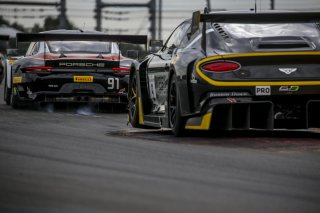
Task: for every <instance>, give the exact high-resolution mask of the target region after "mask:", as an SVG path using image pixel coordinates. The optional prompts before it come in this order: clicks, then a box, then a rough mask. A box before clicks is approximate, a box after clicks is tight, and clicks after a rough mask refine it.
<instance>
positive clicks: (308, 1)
mask: <svg viewBox="0 0 320 213" xmlns="http://www.w3.org/2000/svg"><path fill="white" fill-rule="evenodd" d="M0 1H1V0H0ZM16 1H19V0H16ZM23 1H27V0H23ZM32 1H40V2H56V1H59V0H32ZM102 1H103V2H105V3H146V2H148V1H149V0H102ZM157 1H159V0H157ZM162 2H163V22H162V26H163V33H162V37H164V38H165V37H167V36H168V35H169V33H170V32H171V31H172V30H173V29H174V27H175V26H177V25H178V24H179V23H180V22H182V21H183V20H184V19H186V18H189V17H191V13H192V12H193V11H196V10H201V11H203V8H204V7H205V6H206V0H162ZM210 2H211V7H212V8H214V9H226V10H248V9H250V8H254V2H255V1H254V0H211V1H210ZM257 6H258V9H262V10H268V9H270V0H257ZM14 8H17V9H19V10H18V11H16V12H14ZM94 8H95V0H67V16H68V18H69V20H70V21H71V22H72V23H74V24H75V25H76V26H77V27H78V28H81V29H85V30H93V29H94V28H95V26H96V21H95V19H94V18H93V16H94ZM275 8H276V9H281V10H284V9H290V10H318V11H320V0H275ZM23 9H26V10H25V11H23ZM31 9H39V8H38V7H27V6H25V7H17V6H4V5H1V8H0V14H1V15H3V16H4V18H7V19H8V20H10V21H11V22H14V21H17V22H18V23H20V24H23V25H24V26H26V27H31V26H33V25H34V23H39V24H40V25H42V22H43V20H44V18H43V17H44V16H46V15H52V16H57V14H58V12H57V11H56V9H55V8H50V7H46V8H45V9H46V10H45V11H37V10H36V11H32V10H31ZM103 11H104V12H103V17H105V18H108V17H109V18H110V17H118V18H119V17H121V18H125V19H128V20H125V21H112V20H106V19H103V20H102V28H103V30H111V31H109V33H116V34H117V33H119V31H117V30H118V29H120V30H122V32H121V33H122V34H146V33H148V26H149V23H148V10H147V9H146V8H136V9H133V8H104V9H103ZM109 11H111V12H115V11H127V12H128V13H127V14H124V15H121V16H119V15H115V14H111V13H108V12H109ZM14 16H17V17H16V18H15V17H14ZM26 16H35V17H34V18H31V17H26Z"/></svg>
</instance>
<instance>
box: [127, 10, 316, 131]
mask: <svg viewBox="0 0 320 213" xmlns="http://www.w3.org/2000/svg"><path fill="white" fill-rule="evenodd" d="M319 21H320V13H315V12H303V13H298V12H278V11H276V12H274V11H270V12H259V13H255V12H254V11H250V12H215V13H204V14H200V12H195V13H194V14H193V18H192V19H189V20H186V21H184V22H183V23H182V24H180V25H179V26H178V27H177V28H176V29H175V30H174V31H173V33H172V34H171V36H170V37H169V39H168V40H167V41H166V42H165V44H164V45H163V46H162V47H161V49H160V50H159V51H158V52H156V53H153V54H150V55H148V56H147V57H146V58H145V59H144V60H143V61H142V62H141V63H140V64H139V66H138V67H135V68H134V69H132V70H131V74H130V83H129V87H130V88H129V93H128V99H129V121H130V123H131V124H132V126H133V127H137V128H143V127H147V126H150V127H155V128H161V127H169V128H171V129H172V131H173V133H174V134H175V135H176V136H179V135H182V134H183V133H184V132H185V130H238V129H239V130H248V129H263V130H273V129H307V128H314V127H315V128H317V127H320V113H319V109H320V51H319V50H320V24H319Z"/></svg>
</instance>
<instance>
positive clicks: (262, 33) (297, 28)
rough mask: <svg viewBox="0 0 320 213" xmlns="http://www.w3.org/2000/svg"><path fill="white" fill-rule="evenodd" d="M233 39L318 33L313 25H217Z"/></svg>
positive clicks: (308, 35) (313, 35) (317, 35)
mask: <svg viewBox="0 0 320 213" xmlns="http://www.w3.org/2000/svg"><path fill="white" fill-rule="evenodd" d="M219 25H220V26H221V27H222V28H223V29H224V30H225V31H226V32H227V33H228V34H229V35H231V37H233V38H253V37H276V36H299V37H319V36H320V32H319V30H318V28H317V26H316V24H315V23H290V24H233V23H220V24H219Z"/></svg>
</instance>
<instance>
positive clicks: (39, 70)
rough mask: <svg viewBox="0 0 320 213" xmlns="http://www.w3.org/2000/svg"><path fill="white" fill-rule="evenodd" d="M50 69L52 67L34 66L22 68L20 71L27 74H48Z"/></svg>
mask: <svg viewBox="0 0 320 213" xmlns="http://www.w3.org/2000/svg"><path fill="white" fill-rule="evenodd" d="M52 68H53V67H52V66H35V67H25V68H22V71H25V72H28V73H38V74H50V73H51V69H52Z"/></svg>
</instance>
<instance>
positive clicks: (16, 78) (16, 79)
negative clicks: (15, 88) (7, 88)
mask: <svg viewBox="0 0 320 213" xmlns="http://www.w3.org/2000/svg"><path fill="white" fill-rule="evenodd" d="M12 82H13V83H14V84H19V83H22V77H13V81H12Z"/></svg>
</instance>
